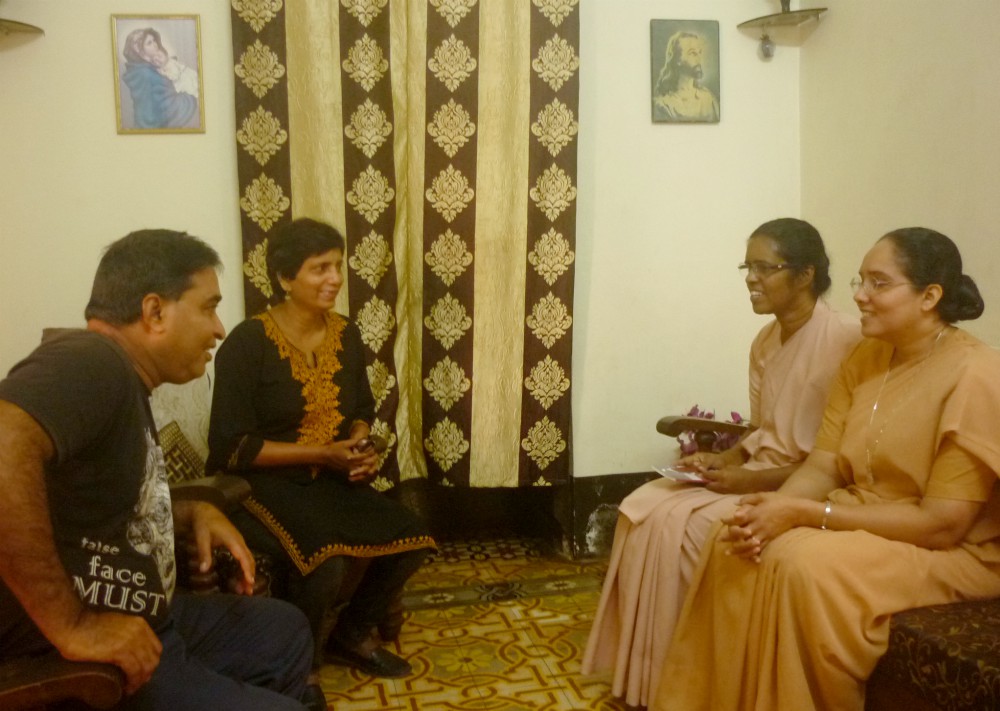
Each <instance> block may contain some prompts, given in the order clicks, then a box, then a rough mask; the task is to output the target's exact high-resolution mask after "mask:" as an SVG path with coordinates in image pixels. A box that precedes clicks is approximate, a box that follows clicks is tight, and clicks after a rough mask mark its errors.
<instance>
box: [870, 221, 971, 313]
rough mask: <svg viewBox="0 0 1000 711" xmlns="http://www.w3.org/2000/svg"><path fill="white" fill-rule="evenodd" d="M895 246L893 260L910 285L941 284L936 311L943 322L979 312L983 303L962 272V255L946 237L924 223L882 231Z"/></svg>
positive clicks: (918, 286)
mask: <svg viewBox="0 0 1000 711" xmlns="http://www.w3.org/2000/svg"><path fill="white" fill-rule="evenodd" d="M882 239H885V240H888V241H889V242H891V243H892V246H893V247H895V249H896V260H897V261H898V263H899V267H900V269H902V271H903V274H905V275H906V278H907V279H909V280H910V282H911V283H912V284H913V287H914V288H915V289H917V290H923V289H925V288H927V287H928V286H930V285H931V284H937V285H938V286H940V287H941V292H942V294H941V300H940V301H938V304H937V312H938V315H939V316H940V317H941V320H942V321H944V322H945V323H955V321H969V320H972V319H977V318H979V317H980V316H982V314H983V309H985V308H986V305H985V304H984V303H983V297H982V296H981V295H980V294H979V287H978V286H976V282H974V281H973V280H972V277H970V276H969V275H968V274H964V273H962V255H961V253H959V251H958V247H957V246H956V245H955V243H954V242H952V241H951V240H950V239H949V238H948V237H946V236H945V235H943V234H941V233H940V232H935V231H934V230H931V229H927V228H926V227H903V228H900V229H898V230H893V231H892V232H890V233H888V234H887V235H885V236H884V237H883V238H882Z"/></svg>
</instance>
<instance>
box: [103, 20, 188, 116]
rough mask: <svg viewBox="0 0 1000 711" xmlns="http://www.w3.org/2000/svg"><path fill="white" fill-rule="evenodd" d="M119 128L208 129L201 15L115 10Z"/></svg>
mask: <svg viewBox="0 0 1000 711" xmlns="http://www.w3.org/2000/svg"><path fill="white" fill-rule="evenodd" d="M111 49H112V55H113V59H114V61H113V66H114V85H115V116H116V120H117V122H118V133H120V134H128V133H140V134H141V133H204V132H205V101H204V97H205V90H204V84H203V81H202V74H203V71H202V62H201V18H200V17H199V16H198V15H112V16H111Z"/></svg>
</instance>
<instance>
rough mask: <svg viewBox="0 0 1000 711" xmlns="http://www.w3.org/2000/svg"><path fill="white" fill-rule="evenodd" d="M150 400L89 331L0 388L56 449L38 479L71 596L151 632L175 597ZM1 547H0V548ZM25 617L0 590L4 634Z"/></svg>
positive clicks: (38, 357)
mask: <svg viewBox="0 0 1000 711" xmlns="http://www.w3.org/2000/svg"><path fill="white" fill-rule="evenodd" d="M148 397H149V392H148V390H147V388H146V386H145V384H144V383H143V382H142V380H141V379H140V378H139V375H138V373H137V372H136V371H135V369H134V368H133V366H132V364H131V362H130V361H129V359H128V356H127V355H126V354H125V352H124V351H123V350H122V349H121V348H120V347H119V346H118V345H117V344H115V343H114V342H113V341H111V340H110V339H108V338H106V337H104V336H101V335H99V334H96V333H92V332H88V331H70V332H68V333H64V334H60V335H59V336H56V337H55V338H53V339H51V340H48V341H46V342H45V343H43V344H42V345H41V346H39V347H38V348H37V349H36V350H35V351H34V352H33V353H32V354H31V355H30V356H28V357H27V358H26V359H25V360H23V361H21V362H20V363H18V364H17V365H15V366H14V368H13V369H12V370H11V371H10V374H9V375H8V376H7V378H6V379H5V380H3V381H2V382H0V399H2V400H6V401H8V402H11V403H13V404H15V405H17V406H18V407H20V408H21V409H22V410H24V411H25V412H27V413H28V414H29V415H31V416H32V417H33V418H34V419H35V420H36V421H37V422H38V423H39V424H40V425H41V426H42V428H43V429H44V430H45V431H46V433H48V435H49V437H50V438H51V440H52V442H53V445H54V447H55V456H54V459H53V461H52V462H51V463H50V464H49V465H48V466H47V467H46V472H45V478H46V487H47V490H48V498H49V508H50V514H51V517H52V526H53V531H54V536H55V542H56V547H57V549H58V550H59V555H60V557H61V559H62V562H63V565H64V566H65V568H66V571H67V572H68V573H69V575H70V577H71V579H72V581H73V586H74V588H75V589H76V592H77V593H78V594H79V595H80V597H81V598H82V599H83V600H84V602H85V603H86V604H87V605H88V606H90V607H92V608H96V609H103V610H109V611H114V612H122V613H126V614H134V615H141V616H143V617H145V618H146V619H147V620H148V621H149V622H150V624H151V625H152V626H153V627H154V628H157V627H159V625H160V624H161V623H162V621H163V620H164V619H165V617H166V613H167V608H168V606H169V601H170V597H171V596H172V594H173V587H174V580H175V577H176V571H175V568H174V550H173V520H172V517H171V509H170V492H169V489H168V488H167V481H166V472H165V469H164V466H163V455H162V452H161V450H160V447H159V445H158V443H157V441H156V434H155V432H156V430H155V426H154V424H153V418H152V415H151V413H150V409H149V400H148ZM0 545H2V542H0ZM24 617H25V613H24V611H23V609H21V606H20V604H18V603H17V600H16V598H14V596H13V595H12V594H11V593H10V591H9V589H6V586H4V585H3V583H2V581H0V648H2V647H3V644H2V642H3V639H2V635H3V633H4V629H5V628H7V627H8V625H10V627H11V628H13V623H14V621H15V619H16V618H20V619H21V621H22V622H23V619H24Z"/></svg>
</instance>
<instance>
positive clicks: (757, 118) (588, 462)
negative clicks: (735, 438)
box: [573, 0, 822, 476]
mask: <svg viewBox="0 0 1000 711" xmlns="http://www.w3.org/2000/svg"><path fill="white" fill-rule="evenodd" d="M776 9H777V3H776V2H773V3H772V2H770V1H767V0H759V1H758V0H749V1H745V0H741V1H740V2H734V1H733V0H692V1H689V2H682V1H681V0H671V1H666V0H659V1H655V2H654V1H649V2H646V1H641V0H584V2H583V5H582V15H581V21H582V25H581V35H582V39H581V45H582V48H581V54H582V55H583V56H582V71H581V96H580V114H581V122H582V126H581V135H580V188H579V195H578V198H577V221H578V233H577V236H578V240H577V264H576V267H577V272H576V302H575V305H576V313H575V321H574V329H575V331H574V341H573V345H574V354H573V358H574V369H575V378H574V381H573V405H574V411H573V413H574V419H573V437H574V442H573V447H574V458H573V460H574V466H575V472H576V475H577V476H589V475H595V474H608V473H618V472H634V471H641V470H646V469H648V468H649V467H650V465H652V464H654V463H666V462H667V461H670V460H671V459H672V458H673V456H674V450H675V447H674V443H673V441H671V440H668V439H667V438H665V437H663V436H662V435H659V434H657V433H656V431H655V429H654V426H655V423H656V420H657V419H659V418H660V417H661V416H663V415H666V414H671V413H677V412H679V411H681V410H687V409H688V408H689V407H691V405H694V404H695V403H698V404H699V405H702V406H703V407H705V406H709V407H712V408H716V409H718V410H719V411H720V413H721V414H724V415H726V416H728V413H729V411H730V410H732V409H738V410H740V411H741V412H743V414H744V415H746V414H748V412H747V404H746V403H747V394H746V392H747V371H746V368H747V349H748V348H749V345H750V341H751V339H752V338H753V335H754V333H755V332H756V331H757V330H758V329H759V328H760V327H761V326H762V325H763V324H764V323H765V322H766V321H765V320H764V319H763V318H762V317H758V316H755V315H754V314H753V312H752V311H751V310H750V303H749V300H748V299H747V296H746V287H745V286H744V285H743V282H742V280H741V279H740V276H739V273H738V272H737V270H736V265H737V264H738V263H739V262H741V261H743V254H744V244H745V240H746V238H747V236H748V235H749V233H750V232H751V231H752V230H753V228H755V227H756V226H757V225H759V224H760V223H762V222H764V221H765V220H768V219H771V218H774V217H781V216H798V215H799V201H800V196H799V96H798V92H799V52H798V50H797V49H794V48H791V49H786V48H781V49H779V51H778V53H777V54H776V55H775V57H774V59H773V60H772V61H771V62H769V63H766V62H762V61H760V60H759V59H758V58H757V54H756V52H757V43H756V41H755V39H753V38H750V37H748V36H746V35H744V34H743V33H742V32H741V31H739V30H737V29H736V25H737V24H738V23H740V22H742V21H743V20H747V19H750V18H752V17H756V16H759V15H764V14H767V13H769V12H771V11H772V10H776ZM651 18H659V19H715V20H718V21H719V41H720V45H721V66H722V72H721V77H722V97H721V100H722V121H721V123H719V124H715V125H706V124H702V125H665V124H656V125H654V124H652V123H651V122H650V111H649V101H648V96H649V90H650V58H649V20H650V19H651ZM819 31H822V28H820V30H819Z"/></svg>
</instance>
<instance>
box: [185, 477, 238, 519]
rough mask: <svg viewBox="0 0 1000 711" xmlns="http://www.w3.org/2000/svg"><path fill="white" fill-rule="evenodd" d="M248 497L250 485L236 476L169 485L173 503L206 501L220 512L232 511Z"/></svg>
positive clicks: (200, 479) (203, 478)
mask: <svg viewBox="0 0 1000 711" xmlns="http://www.w3.org/2000/svg"><path fill="white" fill-rule="evenodd" d="M249 496H250V483H249V482H248V481H247V480H246V479H244V478H243V477H241V476H237V475H236V474H213V475H211V476H203V477H200V478H198V479H186V480H184V481H179V482H176V483H174V484H171V485H170V497H171V498H172V499H173V500H174V501H207V502H208V503H210V504H214V505H215V507H216V508H218V509H220V510H221V511H232V510H233V509H234V508H235V507H236V506H237V505H238V504H239V503H240V502H242V501H244V500H245V499H246V498H247V497H249Z"/></svg>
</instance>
